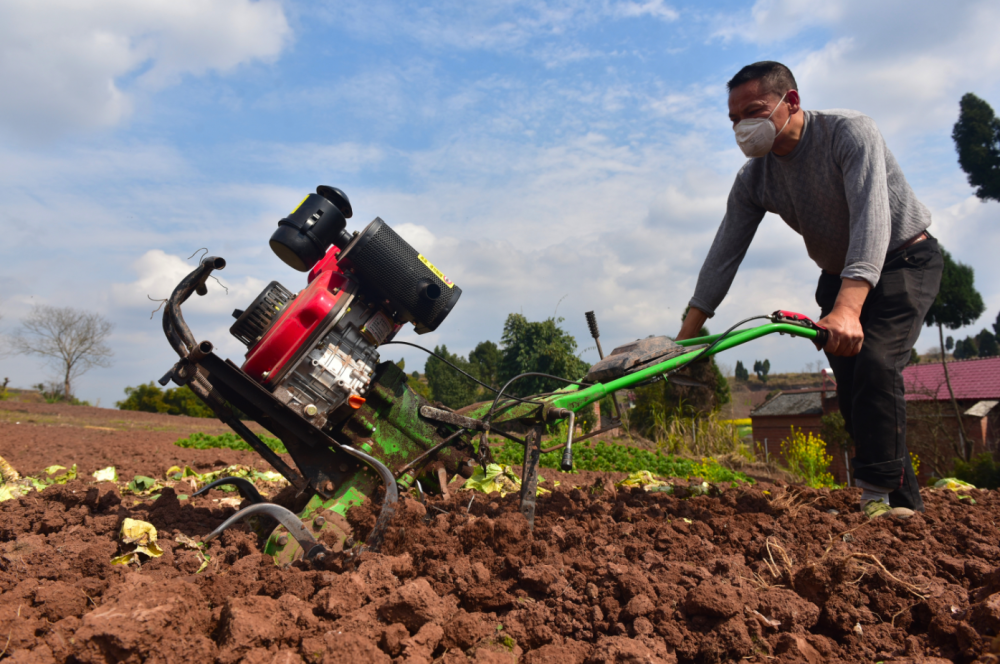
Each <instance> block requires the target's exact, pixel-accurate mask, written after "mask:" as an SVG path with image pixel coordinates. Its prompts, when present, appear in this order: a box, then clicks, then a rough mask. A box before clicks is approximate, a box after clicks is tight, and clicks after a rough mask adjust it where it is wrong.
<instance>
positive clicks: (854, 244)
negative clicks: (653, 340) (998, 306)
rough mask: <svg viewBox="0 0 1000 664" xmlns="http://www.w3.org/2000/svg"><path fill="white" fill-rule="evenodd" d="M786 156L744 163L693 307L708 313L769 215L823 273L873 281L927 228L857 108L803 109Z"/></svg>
mask: <svg viewBox="0 0 1000 664" xmlns="http://www.w3.org/2000/svg"><path fill="white" fill-rule="evenodd" d="M804 115H805V118H804V124H803V127H802V137H801V138H800V140H799V143H798V145H796V146H795V149H794V150H792V152H791V153H789V154H787V155H785V156H783V157H779V156H777V155H775V154H774V153H769V154H767V155H765V156H764V157H758V158H754V159H750V160H749V161H747V163H746V165H744V166H743V168H741V169H740V172H739V173H738V174H737V175H736V181H735V182H734V183H733V188H732V190H731V191H730V192H729V202H728V203H727V205H726V216H725V217H724V218H723V220H722V225H721V226H719V230H718V232H717V233H716V235H715V241H714V242H713V243H712V248H711V249H709V252H708V257H707V258H706V259H705V263H704V265H703V266H702V268H701V272H700V273H699V275H698V285H697V287H696V288H695V291H694V297H692V298H691V306H693V307H697V308H698V309H701V310H702V311H704V312H705V313H707V314H708V315H709V316H713V315H715V309H716V307H718V306H719V304H720V303H721V302H722V300H723V298H724V297H725V296H726V293H728V292H729V287H730V286H731V285H732V283H733V279H734V278H735V277H736V270H737V269H738V268H739V266H740V263H741V262H742V261H743V257H744V256H745V255H746V253H747V249H748V248H749V246H750V241H751V240H753V236H754V233H756V232H757V227H758V226H759V225H760V221H761V219H763V217H764V214H765V213H766V212H773V213H775V214H777V215H779V216H780V217H781V218H782V219H783V220H784V221H785V223H786V224H788V225H789V226H791V227H792V229H793V230H794V231H795V232H797V233H799V234H800V235H801V236H802V239H803V240H805V243H806V251H807V252H808V253H809V256H810V258H812V259H813V260H814V261H816V264H817V265H819V266H820V267H821V268H822V269H823V270H824V271H826V272H829V273H831V274H839V275H840V276H841V277H849V278H851V279H864V280H865V281H867V282H869V283H870V284H871V285H872V286H875V285H876V284H877V283H878V279H879V274H880V273H881V272H882V263H883V262H884V261H885V255H886V253H887V252H889V251H891V250H893V249H895V248H897V247H899V246H901V245H903V244H904V243H905V242H906V241H907V240H909V239H911V238H913V237H915V236H917V235H919V234H920V233H921V232H922V231H924V230H925V229H926V228H927V227H928V226H930V225H931V214H930V211H929V210H928V209H927V208H926V207H924V205H923V203H921V202H920V201H919V200H917V196H916V194H914V193H913V189H911V188H910V185H909V184H908V183H907V182H906V178H905V177H904V176H903V171H902V170H901V169H900V168H899V164H898V163H897V162H896V158H895V157H893V156H892V153H891V152H890V151H889V148H888V147H887V146H886V144H885V139H883V138H882V134H881V133H880V132H879V130H878V127H876V126H875V121H874V120H872V119H871V118H869V117H868V116H866V115H862V114H861V113H858V112H856V111H847V110H832V111H804Z"/></svg>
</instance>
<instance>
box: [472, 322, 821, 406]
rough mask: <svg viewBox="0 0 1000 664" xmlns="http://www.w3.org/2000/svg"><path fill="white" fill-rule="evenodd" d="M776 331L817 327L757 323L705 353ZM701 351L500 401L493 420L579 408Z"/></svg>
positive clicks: (807, 334) (700, 340)
mask: <svg viewBox="0 0 1000 664" xmlns="http://www.w3.org/2000/svg"><path fill="white" fill-rule="evenodd" d="M775 333H778V334H789V335H792V336H796V337H804V338H806V339H815V338H816V331H815V330H812V329H809V328H807V327H801V326H799V325H791V324H788V323H768V324H765V325H759V326H757V327H754V328H751V329H749V330H743V331H740V332H732V333H730V334H729V335H727V336H726V337H725V338H724V339H722V340H721V341H720V342H719V344H718V345H717V346H716V347H715V348H713V349H712V350H711V351H709V353H708V355H716V354H717V353H721V352H722V351H724V350H728V349H730V348H733V347H734V346H739V345H741V344H744V343H747V342H748V341H753V340H754V339H758V338H760V337H763V336H766V335H768V334H775ZM722 336H723V335H721V334H713V335H710V336H706V337H697V338H694V339H685V340H684V341H679V342H677V343H679V344H680V345H682V346H693V345H700V344H704V343H714V342H715V341H716V340H718V339H720V338H722ZM700 352H701V350H692V351H691V352H689V353H684V354H683V355H679V356H677V357H674V358H671V359H669V360H667V361H666V362H661V363H659V364H654V365H653V366H651V367H647V368H645V369H643V370H641V371H636V372H635V373H631V374H629V375H627V376H623V377H621V378H618V379H616V380H613V381H611V382H608V383H599V384H597V385H592V386H590V387H580V386H572V385H571V386H568V387H566V388H563V389H562V390H559V391H558V392H557V393H556V394H554V395H551V396H548V397H545V398H544V399H539V400H538V401H537V405H536V404H534V403H533V404H525V403H517V402H512V401H506V402H502V404H501V406H500V408H498V411H502V412H500V414H499V415H497V416H495V417H494V418H493V421H494V422H496V423H500V422H507V421H512V420H521V421H533V422H539V421H541V420H542V419H543V412H544V411H545V410H546V409H547V408H568V409H569V410H572V411H578V410H580V409H581V408H584V407H585V406H588V405H590V404H592V403H594V402H595V401H600V400H601V399H603V398H604V397H605V396H606V395H608V394H611V393H612V392H616V391H618V390H622V389H627V388H629V387H633V386H635V385H638V384H639V383H642V382H643V381H646V380H649V379H650V378H653V377H655V376H659V375H662V374H664V373H666V372H668V371H671V370H673V369H676V368H677V367H679V366H681V365H682V364H684V363H685V362H687V361H688V360H690V359H692V358H693V357H695V356H696V355H697V354H698V353H700ZM489 408H490V404H488V403H484V404H478V405H477V406H476V407H475V408H474V409H471V410H469V411H467V412H465V413H464V414H465V415H466V416H467V417H473V418H478V417H483V416H484V415H486V413H487V411H488V410H489ZM504 409H505V410H504Z"/></svg>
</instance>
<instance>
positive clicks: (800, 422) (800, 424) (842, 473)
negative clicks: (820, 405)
mask: <svg viewBox="0 0 1000 664" xmlns="http://www.w3.org/2000/svg"><path fill="white" fill-rule="evenodd" d="M820 417H821V416H820V415H767V416H757V417H754V418H753V440H754V450H755V451H756V454H757V456H758V457H759V458H761V459H765V458H769V459H770V460H772V461H777V463H778V464H779V465H785V459H784V456H783V455H782V454H781V441H783V440H785V439H786V438H788V437H789V436H791V433H792V432H791V427H795V428H796V429H801V430H802V433H804V434H808V433H810V432H811V433H812V434H813V435H814V436H819V435H820V426H821V422H820ZM765 440H766V441H767V443H766V448H765ZM826 453H827V454H829V455H830V456H831V457H833V461H832V462H831V463H830V474H832V475H833V479H834V481H835V482H837V483H838V484H845V483H846V482H847V476H848V466H847V464H846V463H845V459H844V451H843V450H842V449H841V448H839V447H835V446H833V445H830V444H827V448H826ZM852 455H853V450H851V451H849V452H848V457H850V456H852ZM852 484H853V481H852Z"/></svg>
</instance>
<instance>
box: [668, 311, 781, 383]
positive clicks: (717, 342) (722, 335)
mask: <svg viewBox="0 0 1000 664" xmlns="http://www.w3.org/2000/svg"><path fill="white" fill-rule="evenodd" d="M758 318H767V319H768V320H770V316H769V315H767V314H763V315H760V316H751V317H750V318H744V319H743V320H741V321H740V322H739V323H736V324H735V325H733V326H732V327H731V328H729V329H728V330H726V331H725V332H723V333H722V334H720V335H719V338H718V339H716V340H715V341H713V342H712V343H711V344H710V345H709V346H706V347H705V348H702V349H701V352H700V353H698V354H697V355H695V356H694V357H692V358H691V359H690V360H688V361H687V362H685V363H684V364H682V365H680V366H679V367H676V368H674V369H671V370H670V371H666V372H664V375H670V374H672V373H677V372H678V371H680V370H681V369H683V368H685V367H686V366H688V365H689V364H691V363H692V362H697V361H698V360H700V359H701V358H703V357H704V356H705V354H706V353H708V352H709V351H710V350H712V349H713V348H715V347H716V346H718V345H719V343H720V342H722V340H723V339H725V338H726V337H728V336H729V333H730V332H732V331H733V330H735V329H736V328H738V327H739V326H741V325H744V324H746V323H749V322H750V321H752V320H757V319H758Z"/></svg>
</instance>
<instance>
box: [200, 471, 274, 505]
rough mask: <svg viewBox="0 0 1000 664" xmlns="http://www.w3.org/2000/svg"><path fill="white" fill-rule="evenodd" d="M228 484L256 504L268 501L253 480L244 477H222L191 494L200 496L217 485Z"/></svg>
mask: <svg viewBox="0 0 1000 664" xmlns="http://www.w3.org/2000/svg"><path fill="white" fill-rule="evenodd" d="M227 484H231V485H233V486H234V487H236V489H237V491H239V492H240V495H241V496H243V497H244V498H245V499H247V500H249V501H250V502H251V503H253V504H254V505H258V504H260V503H266V502H267V501H266V500H264V496H262V495H260V492H259V491H257V487H255V486H254V485H253V482H251V481H250V480H248V479H246V478H243V477H220V478H219V479H217V480H215V481H214V482H212V483H211V484H206V485H205V486H203V487H201V488H200V489H198V490H197V491H195V492H194V493H192V494H191V495H192V496H200V495H202V494H205V493H208V491H210V490H211V489H214V488H215V487H218V486H224V485H227Z"/></svg>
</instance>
